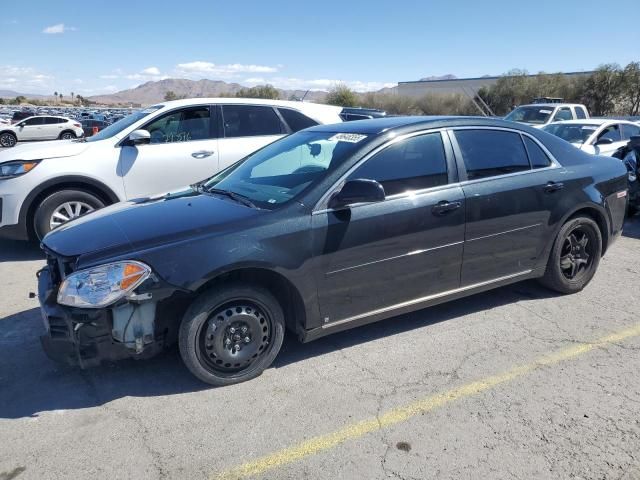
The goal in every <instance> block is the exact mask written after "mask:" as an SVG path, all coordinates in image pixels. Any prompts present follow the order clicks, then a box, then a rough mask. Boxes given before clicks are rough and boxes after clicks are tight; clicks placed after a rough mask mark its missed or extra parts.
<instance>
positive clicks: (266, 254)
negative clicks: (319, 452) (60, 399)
mask: <svg viewBox="0 0 640 480" xmlns="http://www.w3.org/2000/svg"><path fill="white" fill-rule="evenodd" d="M626 203H627V172H626V169H625V167H624V166H623V165H622V163H621V162H620V161H619V160H617V159H613V158H609V157H595V156H593V155H590V154H587V153H584V152H581V151H580V150H578V149H576V148H574V147H573V146H571V145H570V144H568V143H566V142H564V141H563V140H560V139H558V138H556V137H554V136H552V135H549V134H547V133H545V132H541V131H540V130H535V129H531V128H529V127H527V126H524V125H520V124H514V123H510V122H509V123H507V122H504V121H501V120H491V119H482V118H455V117H451V118H442V117H440V118H437V117H433V118H428V117H410V118H401V117H395V118H386V119H376V120H363V121H360V122H353V123H344V124H339V125H326V126H317V127H313V128H310V129H307V130H304V131H301V132H299V133H296V134H294V135H291V136H289V137H286V138H284V139H282V140H279V141H277V142H275V143H272V144H271V145H268V146H267V147H265V148H263V149H261V150H259V151H257V152H255V153H253V154H252V155H250V156H249V157H247V158H246V159H244V160H242V161H240V162H238V163H236V164H235V165H232V166H231V167H229V168H227V169H226V170H224V171H222V172H221V173H219V174H218V175H216V176H214V177H213V178H211V179H209V180H207V181H204V182H202V183H200V184H197V185H193V186H192V187H191V188H189V189H187V190H185V191H183V192H178V193H175V194H169V195H164V196H158V197H155V198H142V199H137V200H132V201H130V202H125V203H120V204H117V205H113V206H111V207H108V208H105V209H102V210H100V211H97V212H94V213H92V214H89V215H87V216H85V217H83V218H79V219H77V220H75V221H73V222H69V223H68V224H65V225H63V226H62V227H60V228H58V229H57V230H54V231H53V232H52V233H50V234H49V235H47V236H46V237H45V238H44V240H43V248H44V249H45V251H46V254H47V259H48V260H47V266H46V267H45V268H43V269H42V270H41V271H40V272H39V298H40V302H41V306H42V311H43V317H44V318H45V323H46V325H47V334H46V335H45V336H43V344H44V346H45V350H46V351H47V352H48V354H49V355H50V356H51V357H53V358H55V359H60V360H64V361H68V362H71V363H75V364H79V365H80V366H83V367H84V366H90V365H94V364H96V363H99V362H100V361H102V360H115V359H120V358H126V357H133V358H146V357H149V356H151V355H153V354H155V353H157V352H159V351H161V350H163V349H164V348H166V347H168V346H169V345H171V344H173V343H176V342H178V343H179V348H180V352H181V354H182V358H183V359H184V362H185V363H186V365H187V367H188V368H189V369H190V370H191V372H193V374H194V375H196V376H197V377H198V378H200V379H201V380H203V381H204V382H208V383H211V384H214V385H227V384H231V383H236V382H240V381H243V380H247V379H250V378H253V377H256V376H258V375H259V374H260V373H261V372H262V371H263V370H264V369H265V368H267V367H268V366H269V365H270V364H271V362H272V361H273V360H274V358H275V357H276V355H277V354H278V351H279V350H280V347H281V345H282V341H283V337H284V334H285V330H286V329H288V330H290V331H291V332H294V333H295V334H296V335H297V336H298V337H299V339H300V340H301V341H303V342H306V341H310V340H314V339H316V338H319V337H322V336H324V335H327V334H330V333H333V332H338V331H340V330H345V329H348V328H352V327H355V326H358V325H362V324H365V323H369V322H374V321H377V320H382V319H385V318H388V317H392V316H395V315H398V314H402V313H405V312H409V311H413V310H417V309H421V308H424V307H428V306H430V305H434V304H437V303H441V302H446V301H449V300H455V299H458V298H461V297H464V296H467V295H472V294H474V293H477V292H481V291H484V290H488V289H492V288H496V287H500V286H502V285H506V284H509V283H513V282H518V281H521V280H525V279H530V278H538V279H540V281H541V282H542V283H543V284H544V285H546V286H548V287H549V288H551V289H553V290H555V291H558V292H562V293H573V292H577V291H580V290H581V289H582V288H584V287H585V285H587V284H588V283H589V281H590V280H591V279H592V277H593V276H594V274H595V272H596V269H597V267H598V264H599V262H600V258H601V257H602V255H604V253H605V252H606V250H607V249H608V248H609V247H610V246H611V244H612V243H613V241H614V240H615V239H616V238H617V237H618V236H619V235H620V233H621V229H622V224H623V219H624V215H625V208H626Z"/></svg>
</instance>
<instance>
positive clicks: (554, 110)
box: [504, 103, 589, 128]
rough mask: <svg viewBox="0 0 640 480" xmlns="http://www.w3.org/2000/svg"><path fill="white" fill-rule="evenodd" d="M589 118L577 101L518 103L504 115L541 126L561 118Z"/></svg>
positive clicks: (513, 120) (585, 108)
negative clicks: (517, 105)
mask: <svg viewBox="0 0 640 480" xmlns="http://www.w3.org/2000/svg"><path fill="white" fill-rule="evenodd" d="M587 118H589V112H588V111H587V107H585V106H584V105H580V104H577V103H532V104H530V105H520V106H519V107H517V108H515V109H514V110H513V111H512V112H511V113H509V115H507V116H506V117H504V119H505V120H509V121H511V122H519V123H525V124H527V125H531V126H532V127H535V128H542V127H544V126H545V125H548V124H550V123H552V122H560V121H562V120H585V119H587Z"/></svg>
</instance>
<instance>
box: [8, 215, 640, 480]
mask: <svg viewBox="0 0 640 480" xmlns="http://www.w3.org/2000/svg"><path fill="white" fill-rule="evenodd" d="M41 265H42V259H41V256H40V253H39V251H38V249H37V247H35V246H33V245H28V244H20V243H10V242H0V278H2V283H1V285H2V290H1V292H2V300H1V301H0V480H8V479H13V478H19V479H20V480H23V479H42V478H47V479H56V478H70V479H71V478H73V479H77V478H95V479H101V478H108V479H118V478H123V479H125V478H127V479H128V478H137V479H157V478H190V479H198V478H203V479H204V478H237V477H243V478H244V477H252V478H264V479H281V478H286V479H300V478H313V479H316V478H323V479H324V478H349V479H351V478H354V479H356V478H357V479H360V478H362V479H383V478H389V477H391V478H401V479H412V478H415V479H432V478H434V479H435V478H442V479H456V480H457V479H477V478H490V479H512V478H516V479H567V478H573V479H594V480H595V479H599V480H600V479H627V480H630V479H639V478H640V382H639V381H638V371H639V370H640V318H639V316H638V311H639V310H638V307H637V303H638V292H640V289H639V280H640V218H638V217H636V219H635V220H632V221H629V222H628V223H627V225H626V229H625V234H624V236H623V237H622V238H620V239H619V240H618V241H617V243H615V244H614V246H613V247H612V248H611V250H610V251H609V253H608V254H607V256H606V257H605V258H604V260H603V262H602V263H601V265H600V270H599V272H598V274H597V275H596V278H595V279H594V281H593V282H592V283H591V284H590V285H589V286H588V287H587V288H586V289H585V290H584V291H583V292H581V293H579V294H576V295H573V296H567V297H563V296H557V295H555V294H552V293H550V292H549V291H547V290H545V289H543V288H541V287H539V286H538V285H537V284H536V283H535V282H525V283H520V284H515V285H512V286H509V287H505V288H501V289H498V290H495V291H492V292H488V293H483V294H479V295H476V296H473V297H470V298H467V299H464V300H460V301H456V302H453V303H451V304H448V305H441V306H438V307H434V308H430V309H426V310H423V311H420V312H417V313H414V314H411V315H405V316H402V317H397V318H393V319H390V320H387V321H383V322H380V323H377V324H374V325H369V326H366V327H361V328H358V329H355V330H351V331H347V332H343V333H338V334H335V335H333V336H330V337H327V338H324V339H321V340H318V341H316V342H313V343H309V344H306V345H301V344H298V343H297V342H296V341H295V339H293V338H288V339H287V340H286V341H285V346H284V350H283V351H282V352H281V354H280V356H279V357H278V359H277V360H276V363H275V366H274V367H272V368H270V369H268V370H267V371H266V372H265V373H264V374H263V375H262V376H261V377H259V378H257V379H255V380H253V381H250V382H248V383H244V384H240V385H235V386H231V387H225V388H209V387H207V386H206V385H203V384H201V383H199V382H198V381H197V380H195V379H194V378H193V377H191V376H190V374H189V373H188V371H187V370H186V369H185V367H184V366H183V365H182V363H181V362H180V358H179V355H178V354H177V352H176V351H170V352H168V353H167V354H164V355H162V356H160V357H157V358H155V359H153V360H150V361H146V362H136V361H126V362H121V363H118V364H114V365H106V366H103V367H100V368H96V369H92V370H87V371H81V370H78V369H75V368H66V367H60V366H58V365H55V364H54V363H52V362H51V361H49V360H48V359H47V358H46V357H45V355H44V354H43V352H42V350H41V348H40V345H39V341H38V336H39V335H40V334H41V333H42V330H43V327H42V322H41V320H40V315H39V312H38V309H37V302H36V300H33V299H29V298H28V293H29V291H33V290H35V272H36V270H37V269H38V268H40V266H41ZM550 355H551V356H550Z"/></svg>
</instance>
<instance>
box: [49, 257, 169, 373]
mask: <svg viewBox="0 0 640 480" xmlns="http://www.w3.org/2000/svg"><path fill="white" fill-rule="evenodd" d="M53 275H55V273H54V274H53ZM53 275H52V271H51V267H50V266H49V267H45V268H44V269H42V270H40V271H39V272H38V298H39V301H40V310H41V313H42V319H43V321H44V326H45V328H46V331H47V333H46V334H45V335H43V336H42V337H41V342H42V347H43V348H44V351H45V352H46V354H47V356H49V357H50V358H51V359H53V360H55V361H58V362H62V363H67V364H71V365H78V366H80V367H81V368H87V367H91V366H95V365H98V364H100V363H101V362H103V361H115V360H121V359H125V358H138V359H141V358H150V357H152V356H154V355H156V354H157V353H159V352H160V351H162V350H163V349H164V348H165V347H166V346H168V345H169V344H170V343H172V340H173V339H172V338H171V336H172V335H171V333H175V329H172V328H167V327H166V326H165V327H162V328H159V327H161V326H160V325H158V322H157V315H156V307H157V304H158V303H157V300H155V299H154V298H153V296H152V295H151V294H147V295H140V296H139V298H138V299H136V300H132V301H122V302H119V303H117V304H116V305H114V306H111V307H108V308H103V309H87V308H72V307H66V306H63V305H60V304H58V303H57V292H58V288H57V284H56V282H54V279H53V278H52V276H53ZM173 336H175V335H173Z"/></svg>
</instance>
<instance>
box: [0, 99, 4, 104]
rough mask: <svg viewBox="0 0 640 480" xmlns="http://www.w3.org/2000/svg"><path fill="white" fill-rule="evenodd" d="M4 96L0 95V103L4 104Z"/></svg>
mask: <svg viewBox="0 0 640 480" xmlns="http://www.w3.org/2000/svg"><path fill="white" fill-rule="evenodd" d="M4 103H5V102H4V98H2V97H0V105H4Z"/></svg>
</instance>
